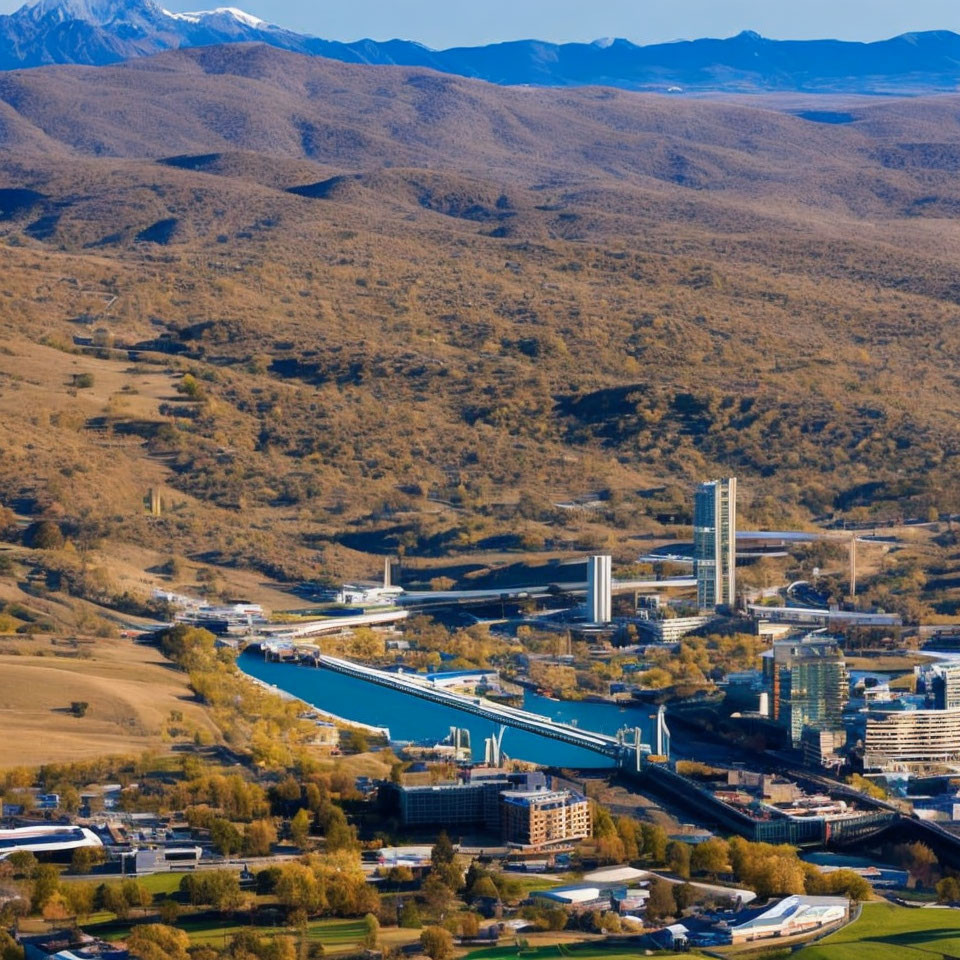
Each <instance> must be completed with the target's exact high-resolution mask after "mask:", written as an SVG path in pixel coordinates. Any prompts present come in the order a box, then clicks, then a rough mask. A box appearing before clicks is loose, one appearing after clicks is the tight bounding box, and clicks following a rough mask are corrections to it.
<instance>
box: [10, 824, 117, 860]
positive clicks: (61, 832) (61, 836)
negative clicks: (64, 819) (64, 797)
mask: <svg viewBox="0 0 960 960" xmlns="http://www.w3.org/2000/svg"><path fill="white" fill-rule="evenodd" d="M102 846H103V843H102V842H101V840H100V838H99V837H98V836H97V835H96V834H95V833H94V832H93V831H92V830H90V829H88V828H87V827H74V826H62V825H61V826H52V827H20V828H17V829H15V830H0V860H5V859H6V858H7V857H9V856H10V854H12V853H16V852H17V851H18V850H27V851H29V852H30V853H58V852H60V851H63V850H77V849H78V848H80V847H102Z"/></svg>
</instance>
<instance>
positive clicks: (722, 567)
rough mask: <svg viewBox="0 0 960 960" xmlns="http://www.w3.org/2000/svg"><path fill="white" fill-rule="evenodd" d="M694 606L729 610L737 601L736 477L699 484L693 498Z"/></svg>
mask: <svg viewBox="0 0 960 960" xmlns="http://www.w3.org/2000/svg"><path fill="white" fill-rule="evenodd" d="M693 559H694V563H695V565H696V575H697V605H698V606H699V608H700V609H701V610H716V609H717V607H730V608H732V607H733V606H734V605H735V604H736V599H737V478H736V477H728V478H727V479H725V480H711V481H710V482H709V483H701V484H700V486H699V487H697V491H696V493H695V494H694V498H693Z"/></svg>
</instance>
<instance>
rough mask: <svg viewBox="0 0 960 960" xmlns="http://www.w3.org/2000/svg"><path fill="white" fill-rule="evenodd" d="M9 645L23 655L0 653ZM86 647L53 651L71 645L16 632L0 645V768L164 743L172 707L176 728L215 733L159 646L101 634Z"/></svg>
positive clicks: (139, 749) (165, 746)
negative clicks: (77, 706)
mask: <svg viewBox="0 0 960 960" xmlns="http://www.w3.org/2000/svg"><path fill="white" fill-rule="evenodd" d="M10 646H14V647H16V648H17V649H22V650H23V651H24V655H21V656H11V655H9V654H5V653H3V652H2V651H3V649H4V648H9V647H10ZM83 648H84V649H87V647H86V645H84V647H83ZM89 649H90V650H92V656H90V657H89V659H87V658H80V657H78V658H75V659H74V658H67V657H59V656H55V655H54V654H55V653H56V652H57V651H60V652H68V651H69V648H67V647H64V646H61V645H57V646H52V645H51V644H50V642H49V640H45V639H38V640H33V641H29V640H21V639H20V638H15V639H12V640H10V641H7V642H4V643H3V644H2V645H0V725H2V729H3V731H4V736H3V738H2V740H0V767H11V766H20V765H26V766H36V765H38V764H41V763H53V762H66V761H70V760H82V759H87V758H91V757H96V756H103V755H110V754H118V755H123V754H134V753H140V752H142V751H144V750H148V749H154V748H157V749H168V748H169V746H170V744H171V742H172V740H171V738H170V736H169V735H168V734H167V732H166V731H167V729H168V727H169V726H170V716H171V712H172V711H179V712H180V713H181V714H182V715H183V720H182V721H180V722H178V723H176V724H174V726H177V727H180V728H183V729H187V728H192V729H198V730H202V731H204V733H205V735H206V736H208V737H212V738H215V737H216V730H215V728H214V727H213V725H212V723H211V721H210V719H209V717H208V716H207V714H206V712H205V710H204V709H203V708H202V707H201V706H200V705H199V704H197V703H196V702H195V700H194V699H193V695H192V693H191V692H190V690H189V689H188V687H187V678H186V675H185V674H183V673H180V672H178V671H176V670H175V669H173V668H172V666H171V665H170V664H169V663H168V662H167V661H165V660H164V659H163V658H162V657H161V656H160V654H159V652H158V651H157V650H155V649H154V648H152V647H147V646H143V645H139V644H135V643H133V642H131V641H129V640H104V639H98V640H96V641H94V642H93V643H92V644H91V645H90V646H89ZM41 653H43V654H45V655H43V656H41V655H39V654H41ZM74 701H83V702H86V703H88V704H89V708H88V710H87V713H86V715H85V716H83V717H75V716H73V715H72V714H71V713H70V712H69V711H70V705H71V703H72V702H74Z"/></svg>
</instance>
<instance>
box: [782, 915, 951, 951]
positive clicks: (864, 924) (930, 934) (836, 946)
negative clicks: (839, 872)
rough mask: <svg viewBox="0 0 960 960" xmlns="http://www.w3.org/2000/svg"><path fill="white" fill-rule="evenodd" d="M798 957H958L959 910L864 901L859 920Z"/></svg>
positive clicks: (812, 946) (807, 948) (808, 948)
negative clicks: (899, 905)
mask: <svg viewBox="0 0 960 960" xmlns="http://www.w3.org/2000/svg"><path fill="white" fill-rule="evenodd" d="M796 956H797V958H798V960H863V958H865V957H866V958H869V960H931V958H942V957H944V956H948V957H949V956H953V957H960V912H958V911H956V910H947V909H937V908H911V907H898V906H895V905H894V904H892V903H865V904H864V905H863V913H862V914H861V915H860V919H859V920H857V921H855V922H854V923H851V924H849V925H848V926H846V927H844V928H843V929H841V930H838V931H837V932H836V933H834V934H831V935H830V936H829V937H826V938H825V939H824V940H821V941H820V942H819V943H815V944H812V945H811V946H809V947H804V949H803V950H800V951H799V952H798V953H797V954H796Z"/></svg>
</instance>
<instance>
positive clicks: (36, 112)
mask: <svg viewBox="0 0 960 960" xmlns="http://www.w3.org/2000/svg"><path fill="white" fill-rule="evenodd" d="M815 107H817V103H816V102H814V103H813V104H812V105H811V106H810V109H814V108H815ZM841 107H842V110H841ZM958 108H960V98H954V97H942V98H934V99H929V100H921V99H916V100H910V101H907V102H899V101H876V102H875V101H870V102H866V101H862V100H859V101H858V100H851V101H849V102H845V103H843V104H839V105H838V104H831V106H830V111H832V112H833V113H834V114H836V113H839V114H840V119H843V120H844V122H815V121H811V120H809V119H804V118H803V117H802V116H798V115H797V113H798V112H803V104H802V103H799V102H798V101H797V100H796V98H792V99H791V101H790V102H789V104H787V103H786V102H783V103H778V102H777V101H775V100H770V99H764V100H761V101H757V102H749V101H745V100H743V99H740V100H737V101H736V102H723V101H718V100H676V99H666V98H661V97H656V96H649V95H641V94H632V93H625V92H622V91H610V90H602V89H580V90H573V91H571V90H534V89H511V88H499V87H493V86H489V85H486V84H483V83H480V82H475V81H469V80H462V79H457V78H453V77H449V76H441V75H438V74H433V73H430V72H429V71H425V70H419V69H399V68H388V67H363V66H352V65H346V64H341V63H333V62H328V61H323V60H318V59H309V58H304V57H299V56H297V55H294V54H287V53H283V52H281V51H277V50H271V49H267V48H265V47H257V46H237V47H216V48H207V49H199V50H189V51H181V52H177V53H169V54H163V55H161V56H157V57H154V58H149V59H145V60H140V61H136V62H133V63H130V64H125V65H121V66H116V67H107V68H81V67H52V68H43V69H38V70H29V71H21V72H14V73H8V74H3V75H0V241H2V246H0V263H2V278H0V323H2V328H3V330H4V331H5V336H6V338H7V342H8V344H9V347H8V349H9V351H10V353H9V354H8V355H7V356H6V357H0V372H2V374H3V379H2V380H0V406H2V409H3V410H4V426H3V434H2V446H3V450H4V457H3V459H2V463H0V500H2V501H3V502H4V503H7V504H13V505H18V509H20V510H21V512H23V513H25V514H29V516H30V518H33V519H35V518H39V517H41V516H45V515H50V516H55V517H57V518H58V520H59V522H61V524H62V526H63V528H64V530H65V531H66V532H67V533H69V534H71V535H73V536H76V537H82V536H83V535H87V536H89V537H93V538H95V539H98V540H104V541H105V542H110V541H111V540H114V541H116V542H121V541H129V542H133V543H139V544H143V545H145V546H148V547H151V548H153V549H155V550H157V551H162V552H171V551H172V552H179V553H184V554H189V555H190V556H193V557H200V558H206V559H207V560H208V561H209V562H229V563H236V564H243V565H248V566H253V567H256V568H258V569H261V570H265V571H268V572H270V573H273V574H277V575H278V576H289V577H299V576H304V575H307V574H310V573H311V572H315V571H316V569H317V566H318V564H321V563H322V564H323V568H324V569H325V570H326V571H327V572H329V573H331V574H334V575H335V574H337V573H341V572H349V573H354V574H355V573H358V572H367V573H373V572H375V570H376V563H375V562H374V561H372V560H370V559H368V558H365V557H364V556H363V555H362V551H367V550H369V551H378V550H387V549H396V548H397V547H398V546H401V545H402V546H403V547H404V549H406V550H407V551H408V552H409V553H411V554H416V553H418V552H419V553H424V554H436V553H439V552H444V551H449V550H458V549H467V548H470V549H474V548H482V547H489V548H491V549H492V548H494V547H495V548H496V549H503V548H509V549H537V548H539V547H540V546H541V545H543V544H544V543H546V544H547V545H548V546H551V545H554V546H558V547H561V546H574V547H583V548H586V547H589V546H595V545H597V544H601V543H608V542H609V543H610V544H613V545H614V546H616V549H617V550H618V551H619V553H620V554H621V555H622V556H623V557H624V558H627V557H629V556H630V554H631V551H633V552H635V549H636V548H635V546H632V545H631V543H630V538H631V537H632V536H633V535H635V534H642V533H648V532H649V533H656V532H659V531H661V530H662V529H663V528H662V526H661V521H662V520H664V519H665V518H666V517H669V516H674V517H677V518H679V519H683V517H684V516H685V513H686V510H687V509H688V502H687V501H688V492H689V485H690V484H691V483H692V482H693V481H694V480H695V479H697V478H700V477H703V476H705V475H709V474H711V473H714V472H717V471H721V470H735V471H737V472H738V473H739V474H740V475H741V476H742V477H743V478H744V487H745V498H746V501H747V502H746V503H745V513H746V515H747V517H748V518H749V519H750V520H752V521H755V522H757V523H777V522H785V521H790V522H801V521H805V520H808V519H809V518H810V517H811V516H819V515H823V514H828V513H832V512H834V511H841V512H842V511H848V512H849V511H858V512H861V513H869V512H871V511H873V512H874V513H876V514H879V515H884V516H885V515H888V514H890V515H894V514H898V513H900V512H903V511H908V512H911V511H919V512H927V511H930V510H931V509H934V510H957V509H960V490H958V483H957V464H958V459H957V458H958V454H960V368H958V361H957V357H958V356H960V324H958V317H960V306H958V301H960V284H958V282H957V274H958V266H960V228H958V223H957V214H958V211H960V181H958V180H957V177H956V169H955V165H956V162H957V160H958V159H960V109H958ZM830 111H828V112H830ZM823 112H824V111H823V110H822V109H821V110H819V111H815V115H817V116H818V117H819V118H820V120H824V119H828V120H836V119H837V117H836V116H833V114H831V116H829V117H825V116H823ZM96 331H101V332H100V333H96ZM95 337H96V343H91V342H90V341H93V340H94V339H95ZM75 339H76V340H77V341H78V342H76V343H75V342H74V341H75ZM131 348H135V349H134V350H133V352H131ZM98 353H99V357H98V356H97V354H98ZM96 365H99V366H96ZM94 366H96V370H94V369H93V367H94ZM88 367H90V372H92V373H93V375H94V379H95V383H94V386H93V387H92V388H84V387H80V388H77V385H76V382H75V377H74V376H73V374H74V373H78V372H86V370H87V368H88ZM34 368H36V369H37V370H49V371H56V373H55V374H49V375H47V374H45V375H44V376H40V375H39V374H38V373H34V374H26V373H21V372H20V371H21V370H28V369H34ZM157 369H161V370H165V371H168V373H169V377H170V378H171V379H170V382H171V394H170V396H169V397H165V398H164V397H158V398H156V400H155V401H153V400H152V401H151V403H150V404H148V405H146V406H145V407H144V406H143V404H141V403H139V401H137V400H136V398H137V397H138V393H137V386H136V384H137V380H138V377H142V376H143V375H144V371H147V370H150V371H156V370H157ZM188 372H189V373H190V374H191V376H192V377H193V378H195V381H196V384H198V386H197V387H190V388H189V389H188V388H183V385H182V381H178V380H177V378H179V377H181V376H182V375H183V374H184V373H188ZM18 378H19V379H18ZM108 378H109V382H110V383H111V384H113V385H114V386H113V387H111V389H110V390H109V391H107V392H106V393H101V392H97V391H98V387H97V383H96V381H101V382H107V379H108ZM177 382H180V383H181V387H182V388H183V389H184V390H185V392H183V393H177V392H176V390H175V389H174V387H175V385H176V383H177ZM91 389H92V390H93V391H94V392H96V393H97V396H96V399H95V400H94V399H93V398H92V395H91V394H88V393H87V392H86V391H88V390H91ZM27 397H29V401H28V402H25V400H26V398H27ZM141 407H143V409H141ZM130 478H136V480H135V481H131V479H130ZM150 484H163V485H165V486H166V488H167V489H168V490H169V491H170V494H169V499H170V502H171V504H173V505H175V509H171V510H170V511H169V512H168V513H167V515H166V516H165V517H164V518H161V519H160V520H155V519H153V518H146V517H145V516H144V515H143V509H142V506H141V503H140V498H141V497H142V496H143V494H144V493H145V491H146V487H147V486H148V485H150ZM598 490H600V491H610V492H611V496H610V499H609V500H607V501H605V506H604V507H603V508H602V509H600V510H598V511H594V512H593V513H583V512H581V513H577V512H570V511H566V512H565V511H560V510H557V509H556V508H555V507H554V506H553V504H554V503H556V502H559V501H561V500H566V499H568V498H569V497H571V496H575V495H578V494H582V493H586V492H590V491H598ZM640 491H645V495H643V496H640V495H639V492H640ZM651 491H653V492H651ZM358 551H361V552H358Z"/></svg>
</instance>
